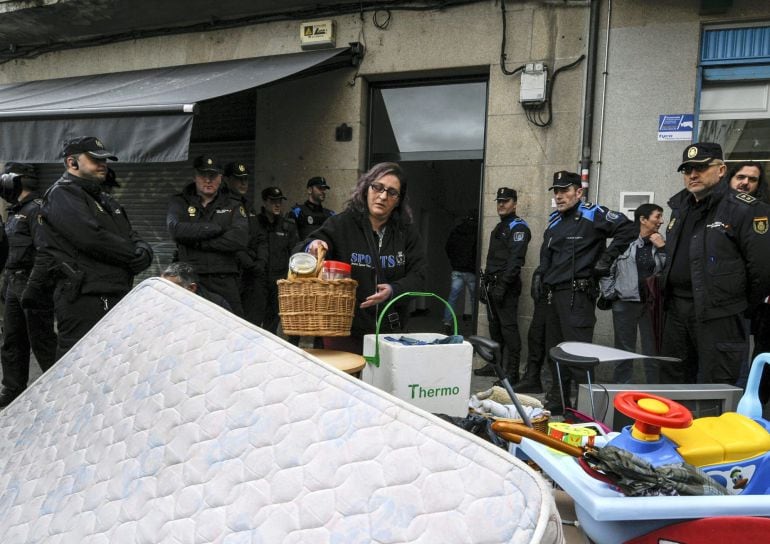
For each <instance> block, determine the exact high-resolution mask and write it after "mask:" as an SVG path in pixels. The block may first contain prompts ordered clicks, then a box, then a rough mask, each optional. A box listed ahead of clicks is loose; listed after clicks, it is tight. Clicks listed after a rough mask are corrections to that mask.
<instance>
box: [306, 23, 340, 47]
mask: <svg viewBox="0 0 770 544" xmlns="http://www.w3.org/2000/svg"><path fill="white" fill-rule="evenodd" d="M299 41H300V44H301V46H302V49H323V48H327V47H334V46H335V45H336V44H337V36H336V34H335V28H334V21H333V20H332V19H326V20H325V21H310V22H308V23H300V25H299Z"/></svg>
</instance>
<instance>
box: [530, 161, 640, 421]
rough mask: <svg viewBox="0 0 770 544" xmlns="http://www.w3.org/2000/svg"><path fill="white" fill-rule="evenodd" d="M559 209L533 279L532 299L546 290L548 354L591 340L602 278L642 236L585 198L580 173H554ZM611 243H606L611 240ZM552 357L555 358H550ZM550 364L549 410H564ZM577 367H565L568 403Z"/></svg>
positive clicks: (620, 216) (616, 215)
mask: <svg viewBox="0 0 770 544" xmlns="http://www.w3.org/2000/svg"><path fill="white" fill-rule="evenodd" d="M549 190H552V191H553V195H554V200H555V201H556V211H554V212H552V213H551V216H550V218H549V220H548V227H547V228H546V230H545V233H544V235H543V245H542V247H541V249H540V266H538V268H537V270H536V271H535V274H534V275H533V277H532V283H533V293H532V294H533V297H534V298H535V299H536V300H537V299H538V298H539V297H540V296H541V293H543V292H544V293H545V297H546V304H547V306H548V308H547V311H546V352H548V351H550V349H551V348H552V347H554V346H556V345H558V344H559V343H561V342H565V341H574V342H591V341H592V339H593V335H594V325H595V324H596V315H595V313H594V304H595V302H596V297H597V295H598V290H597V286H596V280H595V278H597V277H603V276H606V275H608V274H609V272H610V266H611V265H612V263H613V262H614V260H615V259H616V258H617V257H618V255H620V254H621V253H623V252H624V251H625V250H626V248H628V244H630V243H631V242H632V241H633V240H634V239H635V238H636V236H637V231H636V228H635V227H634V224H633V223H632V222H631V221H629V220H628V218H627V217H626V216H625V215H623V214H622V213H618V212H614V211H611V210H608V209H607V208H605V207H604V206H599V205H598V204H591V203H590V202H582V201H581V198H582V196H583V188H582V186H581V182H580V176H579V175H578V174H575V173H573V172H566V171H561V172H556V173H555V174H554V175H553V185H551V187H550V189H549ZM609 238H612V239H613V240H612V243H611V244H610V245H609V246H607V240H608V239H609ZM549 361H550V358H549ZM550 363H551V375H552V376H553V382H552V385H551V390H550V392H549V393H548V395H547V400H546V408H547V409H549V410H551V412H553V413H560V412H561V411H562V408H563V406H562V404H561V399H560V392H559V380H558V379H557V372H556V364H555V363H554V362H553V361H550ZM571 371H572V369H570V370H569V371H563V372H562V373H561V377H562V390H563V391H564V402H565V404H566V405H570V386H571V381H572V380H571V377H570V374H571ZM574 377H575V380H576V382H577V383H579V380H583V379H585V376H584V374H583V371H579V372H577V371H576V372H575V375H574Z"/></svg>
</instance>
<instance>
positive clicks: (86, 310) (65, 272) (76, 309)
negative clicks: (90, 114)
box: [28, 136, 153, 357]
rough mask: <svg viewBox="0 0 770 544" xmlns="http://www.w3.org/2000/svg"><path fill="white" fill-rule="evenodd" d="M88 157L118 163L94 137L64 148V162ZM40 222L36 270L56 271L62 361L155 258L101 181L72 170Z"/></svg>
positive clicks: (52, 193) (46, 199) (54, 190)
mask: <svg viewBox="0 0 770 544" xmlns="http://www.w3.org/2000/svg"><path fill="white" fill-rule="evenodd" d="M85 153H87V154H88V155H90V156H91V157H93V158H95V159H98V160H105V159H110V160H117V158H116V157H115V156H114V155H113V154H112V153H110V152H109V151H107V150H105V149H104V145H103V144H102V143H101V142H100V141H99V140H98V139H96V138H93V137H90V136H89V137H83V138H76V139H74V140H70V141H69V142H67V143H65V146H64V150H63V152H62V157H64V158H65V159H67V160H71V159H68V158H69V157H74V156H79V155H81V154H85ZM73 162H74V161H73ZM68 168H70V166H68ZM74 171H75V172H76V171H77V170H74ZM40 218H41V220H40V221H39V223H40V227H41V228H40V229H39V230H40V236H41V238H40V240H41V241H40V245H39V247H38V254H37V255H36V258H35V261H36V265H35V266H36V267H37V262H38V261H41V262H42V261H45V262H48V263H50V264H51V265H53V266H54V270H53V271H50V270H49V273H53V274H54V277H53V281H54V282H55V288H54V292H53V302H54V313H55V315H56V322H57V328H58V332H59V336H58V347H57V357H61V356H62V355H63V354H64V353H66V352H67V351H68V350H69V349H70V348H71V347H72V346H73V345H74V344H75V343H76V342H77V341H78V340H80V338H81V337H82V336H84V335H85V334H86V333H87V332H88V331H89V330H90V329H91V327H92V326H93V325H94V324H96V323H97V322H98V321H99V320H100V319H101V318H102V317H104V315H106V314H107V312H108V311H109V310H110V309H111V308H112V307H113V306H114V305H115V304H116V303H117V302H118V301H119V300H120V299H121V298H123V296H125V294H126V293H128V291H129V290H130V289H131V287H132V285H133V281H134V275H135V274H137V273H139V272H141V271H142V270H144V269H146V268H147V267H148V266H149V265H150V263H151V262H152V255H153V253H152V249H151V248H150V246H149V245H148V244H147V243H146V242H144V241H142V240H141V239H140V238H139V236H138V234H137V233H136V231H134V230H133V229H132V228H131V223H130V222H129V220H128V217H127V216H126V214H125V210H123V208H122V207H120V205H119V204H117V202H116V201H115V200H114V199H112V198H109V197H108V195H107V194H106V193H103V192H102V191H101V187H100V183H99V182H98V181H94V180H92V179H86V178H81V177H79V176H77V175H75V174H74V173H72V172H71V171H69V170H68V171H67V172H65V173H64V175H62V177H61V178H60V179H59V180H58V181H56V183H54V184H53V186H52V187H51V188H50V189H48V191H47V192H46V193H45V195H44V196H43V203H42V205H41V210H40ZM31 281H32V280H31V279H30V282H31ZM28 288H29V287H28Z"/></svg>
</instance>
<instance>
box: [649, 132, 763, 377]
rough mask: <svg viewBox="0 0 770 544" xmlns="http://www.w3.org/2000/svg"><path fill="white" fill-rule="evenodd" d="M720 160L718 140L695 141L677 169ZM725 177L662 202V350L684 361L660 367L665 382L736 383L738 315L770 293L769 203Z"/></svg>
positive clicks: (741, 355) (742, 335)
mask: <svg viewBox="0 0 770 544" xmlns="http://www.w3.org/2000/svg"><path fill="white" fill-rule="evenodd" d="M721 159H722V149H721V147H720V146H719V145H718V144H712V143H698V144H693V145H692V146H688V147H687V148H686V149H685V151H684V156H683V160H684V162H683V163H682V165H680V167H679V169H680V170H682V169H684V168H686V167H687V165H688V164H697V163H704V161H705V164H709V163H710V161H713V160H721ZM728 182H729V180H727V179H722V180H720V181H719V182H718V184H717V185H715V186H714V187H713V189H712V190H711V192H710V193H709V194H708V195H706V196H705V197H704V198H702V199H700V200H699V201H697V200H695V198H694V197H693V195H691V194H690V193H689V192H688V191H687V190H686V189H685V190H682V191H680V192H679V193H677V194H676V195H674V196H673V197H672V198H671V200H670V201H669V203H668V205H669V206H670V207H671V219H670V221H669V223H668V226H667V228H666V248H667V252H668V261H667V262H666V267H665V268H664V270H663V278H662V279H663V288H664V292H665V318H664V320H665V321H664V329H663V345H662V348H661V352H662V354H663V355H666V356H671V357H676V358H679V359H681V360H682V363H681V364H680V363H666V364H664V365H663V364H662V365H661V366H660V370H661V381H662V382H663V383H696V382H697V383H728V384H734V383H735V382H736V380H737V379H738V376H739V372H740V367H741V364H742V362H743V360H744V359H745V358H746V357H747V355H748V348H749V344H748V331H747V330H746V326H745V320H744V316H743V314H744V312H745V311H746V310H747V309H748V308H749V307H750V306H753V305H756V304H759V303H760V302H761V301H762V299H763V298H764V297H765V296H766V295H767V293H770V274H768V270H770V233H768V218H769V217H770V207H769V206H768V205H767V204H765V203H764V202H761V201H759V200H757V199H756V198H754V197H752V196H751V195H748V194H746V193H738V192H736V191H733V190H732V189H730V188H729V185H728Z"/></svg>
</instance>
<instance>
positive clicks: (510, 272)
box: [484, 187, 532, 384]
mask: <svg viewBox="0 0 770 544" xmlns="http://www.w3.org/2000/svg"><path fill="white" fill-rule="evenodd" d="M509 199H513V200H514V201H516V191H515V190H513V189H509V188H507V187H501V188H500V189H498V191H497V197H496V200H498V201H499V200H509ZM531 239H532V233H531V232H530V230H529V226H528V225H527V222H526V221H524V220H523V219H522V218H521V217H519V216H517V215H516V214H515V213H511V214H508V215H503V216H501V217H500V222H499V223H498V224H497V225H496V226H495V228H494V229H493V230H492V233H491V234H490V236H489V250H488V251H487V264H486V271H485V272H486V274H485V277H484V281H486V283H487V292H488V293H489V295H488V296H489V300H488V302H489V303H490V304H491V309H492V311H491V312H490V315H489V334H490V336H491V337H492V339H493V340H494V341H495V342H498V343H499V344H500V346H501V348H503V353H504V357H503V368H504V371H505V374H506V376H507V377H508V379H509V380H510V381H511V383H514V384H515V383H516V382H518V381H519V358H520V355H521V336H520V335H519V323H518V319H519V295H521V267H522V266H523V265H524V259H525V257H526V255H527V246H528V245H529V241H530V240H531Z"/></svg>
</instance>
